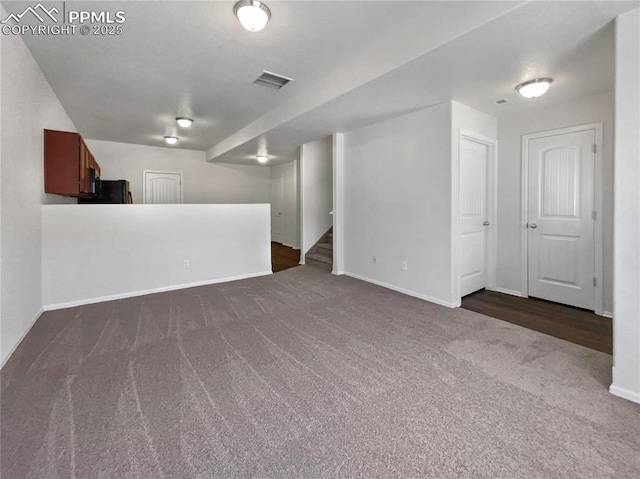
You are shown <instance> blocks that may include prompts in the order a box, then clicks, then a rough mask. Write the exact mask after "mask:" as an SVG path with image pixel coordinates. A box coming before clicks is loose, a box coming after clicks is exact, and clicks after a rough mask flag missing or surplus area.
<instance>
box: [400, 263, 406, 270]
mask: <svg viewBox="0 0 640 479" xmlns="http://www.w3.org/2000/svg"><path fill="white" fill-rule="evenodd" d="M400 267H401V268H402V271H406V270H407V262H406V261H403V262H402V264H401V265H400Z"/></svg>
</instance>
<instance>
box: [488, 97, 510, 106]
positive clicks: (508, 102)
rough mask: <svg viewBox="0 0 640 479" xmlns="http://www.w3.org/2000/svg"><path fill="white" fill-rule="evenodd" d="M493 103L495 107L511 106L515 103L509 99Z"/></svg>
mask: <svg viewBox="0 0 640 479" xmlns="http://www.w3.org/2000/svg"><path fill="white" fill-rule="evenodd" d="M492 103H493V104H495V105H509V104H512V103H513V102H512V101H511V100H509V99H508V98H501V99H500V100H494V101H493V102H492Z"/></svg>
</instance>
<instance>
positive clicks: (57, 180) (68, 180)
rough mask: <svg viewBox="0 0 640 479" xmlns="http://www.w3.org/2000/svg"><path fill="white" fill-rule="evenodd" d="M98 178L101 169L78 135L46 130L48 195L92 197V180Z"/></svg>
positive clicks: (45, 166) (45, 153) (45, 156)
mask: <svg viewBox="0 0 640 479" xmlns="http://www.w3.org/2000/svg"><path fill="white" fill-rule="evenodd" d="M92 171H93V173H94V175H95V176H94V175H92ZM99 176H100V166H98V163H97V162H96V159H95V158H94V157H93V155H92V154H91V152H90V151H89V148H88V147H87V145H86V143H85V142H84V140H83V139H82V137H81V136H80V135H79V134H78V133H71V132H66V131H54V130H44V191H45V193H54V194H57V195H64V196H91V195H92V194H94V193H95V192H94V191H91V189H92V181H91V179H92V178H97V177H99Z"/></svg>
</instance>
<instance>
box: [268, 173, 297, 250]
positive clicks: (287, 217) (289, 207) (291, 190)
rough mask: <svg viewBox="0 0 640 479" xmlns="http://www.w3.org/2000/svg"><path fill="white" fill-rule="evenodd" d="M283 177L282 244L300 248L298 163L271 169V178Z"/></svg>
mask: <svg viewBox="0 0 640 479" xmlns="http://www.w3.org/2000/svg"><path fill="white" fill-rule="evenodd" d="M278 176H282V178H283V183H284V198H283V204H282V225H283V231H282V242H283V244H285V245H286V246H291V247H293V248H296V249H298V248H300V240H299V235H300V224H299V221H298V219H299V212H298V162H297V161H290V162H288V163H283V164H281V165H275V166H272V167H271V168H269V177H270V178H277V177H278Z"/></svg>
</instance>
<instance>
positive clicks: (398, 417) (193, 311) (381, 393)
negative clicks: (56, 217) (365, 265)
mask: <svg viewBox="0 0 640 479" xmlns="http://www.w3.org/2000/svg"><path fill="white" fill-rule="evenodd" d="M610 371H611V357H610V356H608V355H606V354H603V353H599V352H596V351H593V350H589V349H586V348H583V347H581V346H577V345H574V344H570V343H567V342H564V341H562V340H559V339H555V338H552V337H549V336H545V335H543V334H540V333H537V332H534V331H530V330H527V329H524V328H521V327H518V326H515V325H512V324H509V323H505V322H503V321H500V320H496V319H491V318H488V317H485V316H482V315H479V314H477V313H473V312H471V311H466V310H462V309H456V310H450V309H446V308H443V307H440V306H436V305H433V304H430V303H427V302H424V301H421V300H418V299H414V298H410V297H407V296H404V295H401V294H399V293H395V292H393V291H389V290H385V289H382V288H379V287H377V286H373V285H370V284H367V283H363V282H360V281H357V280H354V279H350V278H347V277H335V276H332V275H330V274H328V273H327V272H325V271H321V270H317V269H314V268H312V267H309V266H303V267H298V268H293V269H289V270H287V271H284V272H281V273H278V274H275V275H273V276H268V277H262V278H255V279H251V280H244V281H238V282H233V283H226V284H219V285H213V286H207V287H199V288H193V289H188V290H182V291H178V292H172V293H163V294H157V295H151V296H145V297H140V298H134V299H129V300H123V301H116V302H110V303H102V304H96V305H91V306H85V307H79V308H74V309H69V310H64V311H57V312H49V313H46V314H44V315H43V316H42V318H41V319H40V320H39V321H38V322H37V323H36V325H35V326H34V328H33V330H32V331H31V332H30V333H29V334H28V336H27V338H26V339H25V341H24V342H23V343H22V345H21V346H20V347H19V349H18V350H17V351H16V353H15V354H14V355H13V357H12V358H11V359H10V360H9V362H8V363H7V365H6V366H5V367H4V368H3V370H2V384H1V386H2V411H1V412H2V416H1V420H2V423H1V425H2V436H1V437H2V444H1V453H2V469H1V476H2V478H3V479H13V478H23V477H29V478H68V477H76V478H83V479H84V478H87V479H89V478H91V479H93V478H196V477H197V478H214V477H220V478H250V477H255V478H354V477H363V478H364V477H366V478H373V477H376V478H385V477H401V478H423V477H427V478H429V477H431V478H454V477H473V478H504V479H511V478H545V479H549V478H560V477H562V478H599V479H601V478H618V479H620V478H637V477H638V476H639V475H640V406H638V405H635V404H632V403H630V402H627V401H624V400H622V399H618V398H615V397H614V396H611V395H610V394H608V392H607V387H608V385H609V383H610Z"/></svg>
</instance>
